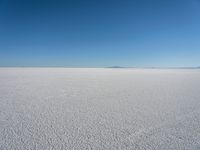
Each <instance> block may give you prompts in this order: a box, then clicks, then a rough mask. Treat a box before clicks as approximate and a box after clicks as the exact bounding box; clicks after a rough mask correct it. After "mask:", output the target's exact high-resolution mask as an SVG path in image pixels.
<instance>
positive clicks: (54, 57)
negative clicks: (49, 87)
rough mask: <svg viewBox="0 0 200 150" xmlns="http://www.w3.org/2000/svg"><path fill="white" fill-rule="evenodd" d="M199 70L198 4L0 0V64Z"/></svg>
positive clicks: (199, 0)
mask: <svg viewBox="0 0 200 150" xmlns="http://www.w3.org/2000/svg"><path fill="white" fill-rule="evenodd" d="M113 65H119V66H128V67H131V66H132V67H151V66H155V67H179V66H186V67H187V66H200V0H0V66H65V67H106V66H113Z"/></svg>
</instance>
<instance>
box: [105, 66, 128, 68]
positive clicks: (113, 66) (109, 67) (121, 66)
mask: <svg viewBox="0 0 200 150" xmlns="http://www.w3.org/2000/svg"><path fill="white" fill-rule="evenodd" d="M107 68H125V67H122V66H110V67H107Z"/></svg>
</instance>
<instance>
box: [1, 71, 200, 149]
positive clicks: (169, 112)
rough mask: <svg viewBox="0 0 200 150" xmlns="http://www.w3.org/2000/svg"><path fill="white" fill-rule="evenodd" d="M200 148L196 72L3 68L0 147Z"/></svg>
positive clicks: (199, 86)
mask: <svg viewBox="0 0 200 150" xmlns="http://www.w3.org/2000/svg"><path fill="white" fill-rule="evenodd" d="M4 149H5V150H7V149H8V150H14V149H16V150H27V149H28V150H29V149H30V150H34V149H38V150H45V149H56V150H59V149H68V150H73V149H74V150H84V149H93V150H107V149H109V150H119V149H120V150H126V149H136V150H143V149H148V150H154V149H156V150H163V149H164V150H165V149H166V150H168V149H175V150H182V149H187V150H190V149H192V150H193V149H196V150H199V149H200V70H198V69H196V70H195V69H188V70H184V69H106V68H104V69H92V68H91V69H73V68H71V69H69V68H68V69H67V68H1V69H0V150H4Z"/></svg>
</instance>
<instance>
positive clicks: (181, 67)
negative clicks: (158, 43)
mask: <svg viewBox="0 0 200 150" xmlns="http://www.w3.org/2000/svg"><path fill="white" fill-rule="evenodd" d="M106 68H143V69H200V66H199V67H122V66H110V67H106Z"/></svg>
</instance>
